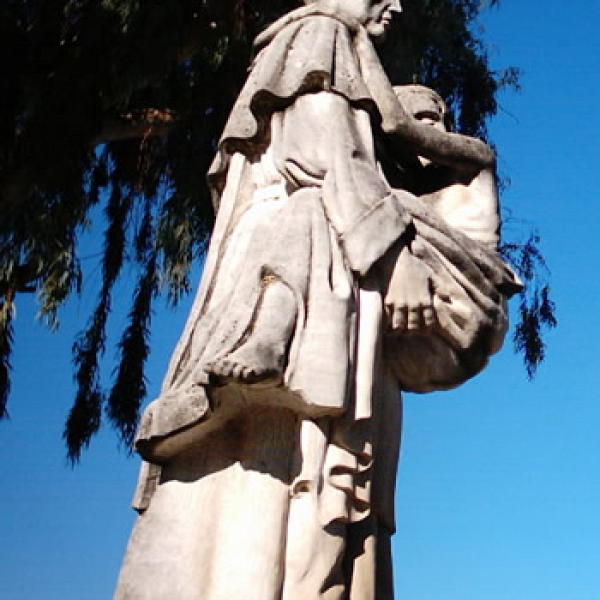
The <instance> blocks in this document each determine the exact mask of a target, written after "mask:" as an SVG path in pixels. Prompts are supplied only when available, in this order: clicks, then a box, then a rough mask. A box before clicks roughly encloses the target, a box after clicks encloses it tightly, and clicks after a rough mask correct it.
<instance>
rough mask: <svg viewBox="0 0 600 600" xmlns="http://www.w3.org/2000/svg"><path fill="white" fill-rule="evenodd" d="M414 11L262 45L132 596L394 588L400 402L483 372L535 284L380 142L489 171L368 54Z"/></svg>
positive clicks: (274, 35)
mask: <svg viewBox="0 0 600 600" xmlns="http://www.w3.org/2000/svg"><path fill="white" fill-rule="evenodd" d="M398 9H399V5H398V3H397V0H396V1H394V2H392V1H389V2H367V1H366V0H336V1H328V2H320V1H319V2H316V3H312V4H310V5H309V6H306V7H304V8H302V9H299V10H296V11H294V12H292V13H289V14H288V15H286V16H285V17H283V18H282V19H280V20H279V21H277V22H276V23H274V24H273V25H272V26H271V27H270V28H268V29H267V30H266V31H265V32H263V34H261V35H260V36H259V38H258V39H257V40H256V42H255V58H254V62H253V64H252V67H251V70H250V73H249V76H248V79H247V81H246V83H245V85H244V87H243V89H242V91H241V93H240V95H239V98H238V101H237V103H236V105H235V106H234V108H233V110H232V113H231V115H230V118H229V121H228V123H227V125H226V127H225V130H224V133H223V135H222V138H221V141H220V144H219V149H218V153H217V156H216V158H215V161H214V163H213V166H212V168H211V172H210V173H209V183H210V185H211V187H212V190H213V192H214V201H215V206H216V208H217V210H218V213H217V222H216V227H215V232H214V235H213V238H212V241H211V246H210V249H209V253H208V256H207V260H206V265H205V268H204V274H203V278H202V283H201V285H200V289H199V291H198V295H197V298H196V301H195V304H194V307H193V309H192V311H191V314H190V317H189V319H188V323H187V325H186V327H185V330H184V332H183V335H182V338H181V340H180V342H179V344H178V346H177V348H176V350H175V353H174V355H173V358H172V361H171V364H170V367H169V371H168V373H167V376H166V378H165V382H164V385H163V389H162V392H161V395H160V396H159V398H157V399H156V400H155V401H154V402H153V403H151V404H150V405H149V406H148V408H147V410H146V412H145V413H144V415H143V417H142V421H141V424H140V428H139V431H138V436H137V440H136V449H137V450H138V452H139V453H140V454H141V455H142V457H143V459H144V464H143V467H142V471H141V475H140V483H139V487H138V491H137V494H136V499H135V505H136V508H137V509H138V510H139V512H140V516H139V518H138V520H137V522H136V525H135V528H134V531H133V533H132V537H131V541H130V544H129V548H128V550H127V555H126V557H125V560H124V564H123V568H122V572H121V576H120V579H119V584H118V588H117V592H116V596H115V598H116V599H117V600H126V599H127V600H134V599H135V600H142V599H143V600H171V599H177V600H233V599H235V600H342V599H352V600H389V599H391V598H392V597H393V590H392V576H391V555H390V536H391V535H392V533H393V531H394V486H395V476H396V469H397V459H398V450H399V443H400V426H401V403H400V390H413V391H418V392H426V391H431V390H437V389H448V388H451V387H454V386H456V385H458V384H460V383H462V382H463V381H465V380H466V379H468V378H469V377H472V376H473V375H475V374H476V373H477V372H479V371H480V370H481V369H482V368H483V366H484V365H485V364H486V362H487V360H488V357H489V356H490V355H491V354H492V353H494V352H495V351H497V350H498V348H499V347H500V345H501V343H502V339H503V336H504V333H505V330H506V310H505V303H506V302H505V301H506V298H507V297H508V296H510V295H511V294H512V293H514V291H516V290H517V289H518V283H517V282H516V281H515V278H514V276H513V274H512V273H511V271H510V270H509V269H508V268H507V267H506V265H504V263H503V262H502V261H501V260H500V259H499V257H498V256H497V254H496V252H495V248H492V247H490V245H489V244H485V243H481V242H480V241H478V240H475V239H473V238H471V237H469V236H468V235H466V234H465V233H464V232H461V231H460V228H459V227H456V226H452V225H450V224H448V223H447V222H446V220H445V219H444V217H443V215H442V214H440V213H439V211H436V210H435V209H434V208H432V207H431V206H429V205H428V204H427V202H425V201H424V200H423V199H422V198H419V197H418V194H415V193H413V192H414V190H413V191H410V190H409V189H408V186H406V189H403V188H402V187H398V188H395V187H392V185H391V184H390V182H389V181H388V179H386V176H385V175H384V172H383V169H382V167H381V164H380V163H379V162H378V158H377V155H376V150H375V137H376V136H379V135H381V136H387V137H388V138H389V139H391V140H392V146H395V147H398V148H402V154H403V156H404V155H406V156H409V155H414V156H415V157H416V156H420V155H424V156H428V157H429V158H430V159H431V160H438V161H441V162H442V163H444V164H446V165H447V166H451V167H452V168H456V169H457V170H459V171H461V173H463V175H464V176H465V177H467V178H469V177H476V176H477V174H478V173H479V172H480V171H481V170H482V169H484V168H488V167H490V165H492V164H493V154H492V153H491V151H490V150H489V149H488V148H487V146H485V145H484V144H483V143H481V142H479V141H477V140H472V139H470V138H464V137H462V136H458V135H456V134H451V133H446V132H439V131H434V128H428V127H427V125H425V124H422V123H419V122H418V120H417V119H413V118H412V117H411V116H410V115H408V114H407V112H406V111H404V110H403V109H402V107H401V105H400V103H399V101H398V99H397V97H396V95H395V93H394V91H393V89H392V87H391V85H390V83H389V81H388V80H387V78H386V77H385V75H384V73H383V71H382V68H381V64H380V63H379V61H378V59H377V56H376V53H375V51H374V48H373V46H372V42H371V39H372V38H375V37H377V36H380V35H382V34H383V33H384V31H385V29H386V27H387V26H388V25H389V23H390V20H391V15H392V12H393V11H395V10H398ZM436 136H437V137H436ZM408 162H410V160H409V161H408ZM401 168H407V169H409V168H410V165H409V166H406V165H404V167H401Z"/></svg>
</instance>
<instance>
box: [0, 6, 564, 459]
mask: <svg viewBox="0 0 600 600" xmlns="http://www.w3.org/2000/svg"><path fill="white" fill-rule="evenodd" d="M495 3H496V2H495V1H493V2H491V4H492V5H493V4H495ZM299 4H300V2H299V1H295V0H269V1H268V2H267V1H266V0H220V1H218V2H217V1H216V0H171V1H169V2H141V1H139V0H100V1H92V0H3V2H2V3H1V5H0V36H1V38H2V41H3V45H4V52H2V53H0V68H1V72H2V77H0V198H1V199H2V202H3V211H2V215H1V216H0V298H1V299H2V304H1V305H0V417H1V416H6V414H7V413H6V400H7V397H8V392H9V388H10V354H11V348H12V340H13V325H12V314H13V311H14V305H15V302H16V300H17V297H18V295H19V294H22V293H31V292H35V293H37V297H38V300H39V307H40V316H41V317H42V318H43V319H44V320H45V321H46V322H47V323H48V325H49V326H50V327H52V328H56V327H57V326H58V311H59V309H60V307H61V305H62V304H63V303H64V302H65V300H66V299H67V298H68V297H70V296H71V295H72V294H77V293H79V290H80V287H81V284H82V278H83V273H82V267H81V264H80V255H79V251H80V250H79V242H80V238H81V235H82V234H83V233H84V232H85V231H87V230H88V229H89V228H91V227H94V230H97V229H98V227H101V226H104V227H105V231H104V247H103V257H102V268H101V282H100V285H99V294H98V300H97V304H96V306H95V308H94V310H93V312H92V315H91V317H90V320H89V323H88V326H87V328H86V329H85V331H83V332H82V333H81V334H80V335H79V336H78V338H77V339H76V341H75V344H74V346H73V361H74V365H75V382H76V384H77V394H76V398H75V402H74V405H73V408H72V410H71V413H70V414H69V417H68V420H67V425H66V428H65V432H64V439H65V441H66V444H67V448H68V455H69V458H70V459H71V460H72V461H76V460H78V458H79V457H80V453H81V451H82V449H84V448H85V447H87V445H88V444H89V443H90V441H91V439H92V437H93V435H94V434H95V433H96V432H97V431H98V429H99V427H100V426H101V423H102V418H103V415H106V417H107V418H108V420H109V422H110V423H111V425H112V426H113V427H114V428H115V429H116V431H117V432H118V434H119V437H120V439H121V441H122V442H123V443H125V444H130V442H131V439H132V436H133V431H134V428H135V424H136V421H137V418H138V412H139V408H140V406H141V403H142V401H143V399H144V396H145V394H146V380H145V376H144V364H145V361H146V359H147V356H148V352H149V347H150V324H151V316H152V311H153V302H154V301H155V300H156V298H157V297H159V296H160V295H164V296H165V297H166V299H167V301H168V302H169V303H171V304H173V305H174V304H176V303H177V301H178V300H179V298H180V297H181V294H184V293H187V292H188V291H189V290H190V282H189V274H190V269H191V266H192V264H193V263H194V262H195V261H196V260H197V259H198V258H199V256H200V255H201V254H202V253H203V251H204V249H205V247H206V243H207V239H208V235H209V232H210V230H211V227H212V223H213V219H214V215H213V211H212V207H211V204H210V201H209V198H208V191H207V189H206V185H205V173H206V171H207V170H208V167H209V164H210V162H211V160H212V158H213V153H214V149H215V144H216V140H217V139H218V137H219V135H220V132H221V129H222V127H223V124H224V122H225V119H226V117H227V115H228V113H229V110H230V108H231V105H232V104H233V102H234V100H235V97H236V95H237V93H238V91H239V89H240V86H241V84H242V82H243V79H244V77H245V73H246V69H247V65H248V63H249V58H250V51H251V47H250V43H251V40H252V39H253V38H254V37H255V36H256V34H257V33H258V32H259V31H260V30H261V29H262V28H263V27H264V26H265V25H266V24H268V23H270V22H272V21H273V20H274V19H276V18H277V17H279V16H280V15H281V14H283V13H284V12H286V11H288V10H290V9H292V8H295V7H296V6H298V5H299ZM481 10H482V4H481V2H479V1H478V0H422V1H420V2H413V3H410V5H409V6H407V7H406V12H405V13H404V14H403V15H402V17H401V18H400V19H398V23H397V27H396V29H395V31H394V33H393V34H392V36H391V37H390V39H389V41H388V42H387V43H386V45H385V46H384V47H382V49H381V52H382V56H383V59H384V62H385V63H386V66H387V68H388V69H389V72H390V74H391V78H392V80H393V82H394V83H408V82H411V81H419V82H421V83H424V84H426V85H430V86H431V87H433V88H435V89H437V90H438V91H439V92H440V93H441V94H442V95H443V96H444V97H446V98H448V100H449V103H450V106H451V108H452V109H453V112H454V114H455V115H456V122H457V128H458V130H459V131H462V132H464V133H467V134H472V135H478V136H481V137H485V135H486V127H485V124H486V120H487V119H488V118H489V117H491V116H493V115H494V114H495V112H496V110H497V104H496V94H497V92H498V91H499V90H500V89H502V88H503V87H506V86H509V87H510V86H512V87H515V86H516V85H517V83H518V71H517V70H515V69H507V70H505V71H503V72H492V71H491V70H490V68H489V64H488V56H487V51H486V47H485V45H484V43H483V42H482V40H481V32H480V31H478V30H477V28H476V23H477V16H478V14H479V13H480V11H481ZM98 208H102V209H103V212H104V215H105V217H104V219H103V222H102V223H100V224H98V223H92V217H91V215H92V212H94V213H97V212H98ZM517 248H518V247H517ZM523 248H524V250H523V251H524V253H525V254H524V255H518V252H519V250H518V249H516V250H515V249H513V251H511V252H512V253H511V256H512V257H514V256H515V252H517V256H520V258H517V261H518V260H525V258H524V256H526V255H527V253H528V252H531V248H532V246H524V247H523ZM125 268H127V272H128V273H134V274H135V278H136V280H135V281H134V282H133V283H132V289H134V290H135V292H134V293H133V294H132V305H131V308H130V313H129V323H128V326H127V327H126V329H125V331H124V333H123V336H122V338H121V340H120V341H119V343H118V348H117V349H118V354H119V360H118V366H117V368H116V369H115V370H114V372H113V382H112V384H111V385H110V387H109V389H108V390H105V389H104V388H103V384H102V382H101V372H100V359H101V358H102V356H103V355H104V353H105V351H106V344H107V338H106V325H107V322H108V320H109V317H110V312H111V305H112V295H113V290H114V287H115V284H116V283H117V281H118V280H119V278H120V277H121V276H122V274H123V271H124V269H125ZM525 279H527V278H525ZM544 289H545V288H542V289H541V290H539V293H534V298H538V300H537V304H536V303H535V302H533V303H529V304H527V305H526V310H525V312H523V319H524V322H525V321H527V322H528V323H530V322H532V320H533V322H534V323H535V318H536V316H537V318H538V321H537V322H538V324H540V326H544V325H549V324H551V323H552V318H553V305H552V303H551V302H550V300H549V299H548V293H547V290H546V291H544ZM536 294H537V295H536ZM519 331H521V330H519V329H517V335H518V336H520V337H519V338H518V340H520V341H519V342H518V343H517V349H518V350H519V351H521V352H524V353H525V360H526V364H529V365H533V364H535V365H537V364H538V363H539V361H540V360H541V359H542V358H543V344H542V345H540V343H541V342H540V341H541V338H539V339H538V338H535V336H534V337H531V335H530V332H531V331H534V332H535V331H537V332H538V333H539V331H540V329H539V327H538V329H536V327H535V326H533V327H532V326H528V327H526V329H525V330H524V331H525V333H518V332H519ZM527 332H529V333H527ZM536 343H537V346H536ZM535 348H537V350H535ZM528 352H529V353H530V354H527V353H528ZM527 361H529V362H527ZM528 372H529V373H530V374H532V372H533V371H531V370H529V371H528Z"/></svg>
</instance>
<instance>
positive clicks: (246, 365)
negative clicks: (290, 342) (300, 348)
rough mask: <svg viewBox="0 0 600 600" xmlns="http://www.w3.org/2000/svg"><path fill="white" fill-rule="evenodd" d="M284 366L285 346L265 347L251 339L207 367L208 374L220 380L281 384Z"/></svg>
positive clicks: (280, 344)
mask: <svg viewBox="0 0 600 600" xmlns="http://www.w3.org/2000/svg"><path fill="white" fill-rule="evenodd" d="M284 365H285V344H284V343H281V342H280V343H278V344H273V343H270V344H269V345H265V344H264V343H261V341H260V340H256V339H253V338H252V337H251V338H250V339H249V340H248V342H247V343H246V344H244V345H243V346H241V347H240V348H238V349H237V350H235V351H234V352H232V353H231V354H229V355H228V356H225V357H224V358H222V359H221V360H218V361H216V362H215V363H213V364H211V365H208V367H207V370H208V372H209V373H210V374H211V375H213V376H215V377H217V379H221V380H229V379H234V380H237V381H240V382H242V383H258V382H265V383H267V382H270V383H273V384H278V383H280V382H281V378H282V375H283V369H284Z"/></svg>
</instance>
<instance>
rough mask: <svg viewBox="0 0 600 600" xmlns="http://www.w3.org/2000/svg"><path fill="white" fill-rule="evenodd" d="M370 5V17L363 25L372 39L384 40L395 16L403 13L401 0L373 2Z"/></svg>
mask: <svg viewBox="0 0 600 600" xmlns="http://www.w3.org/2000/svg"><path fill="white" fill-rule="evenodd" d="M368 5H369V8H368V17H367V20H366V22H364V23H363V25H364V26H365V29H366V30H367V32H368V33H369V36H370V37H372V38H374V39H380V38H383V37H384V36H385V33H386V31H387V30H388V29H389V27H390V25H391V24H392V16H393V14H394V13H400V12H402V6H401V4H400V0H383V1H377V0H371V1H368Z"/></svg>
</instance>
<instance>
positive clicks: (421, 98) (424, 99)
mask: <svg viewBox="0 0 600 600" xmlns="http://www.w3.org/2000/svg"><path fill="white" fill-rule="evenodd" d="M410 112H412V115H413V117H414V118H415V119H417V120H419V121H421V123H424V124H425V125H430V126H431V127H435V128H436V129H439V130H440V131H447V129H446V110H445V106H444V105H443V104H442V103H441V101H440V100H438V99H437V98H436V97H435V96H432V95H429V94H426V93H423V94H416V95H415V97H414V99H413V105H412V106H411V110H410Z"/></svg>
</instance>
